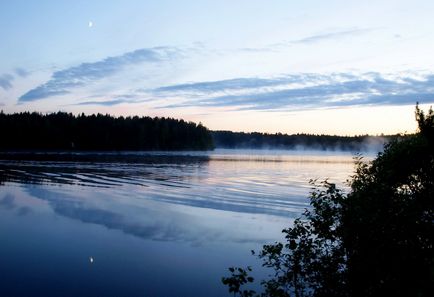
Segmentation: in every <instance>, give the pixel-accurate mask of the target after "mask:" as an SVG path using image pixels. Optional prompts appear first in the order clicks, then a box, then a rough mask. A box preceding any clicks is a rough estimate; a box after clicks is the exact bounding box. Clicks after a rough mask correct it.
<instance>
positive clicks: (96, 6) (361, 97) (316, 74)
mask: <svg viewBox="0 0 434 297" xmlns="http://www.w3.org/2000/svg"><path fill="white" fill-rule="evenodd" d="M433 15H434V1H431V0H426V1H419V0H412V1H399V0H394V1H349V0H346V1H333V0H329V1H322V0H317V1H314V0H306V1H292V0H282V1H278V0H269V1H265V0H263V1H257V0H219V1H205V0H203V1H199V0H196V1H166V0H159V1H142V0H122V1H117V0H112V1H99V0H94V1H81V0H75V1H60V0H56V1H48V0H45V1H44V0H41V1H27V0H25V1H23V0H13V1H12V0H10V1H8V0H0V38H1V41H0V44H1V45H0V109H2V110H3V112H6V113H13V112H21V111H37V112H42V113H47V112H57V111H65V112H72V113H74V114H78V113H85V114H91V113H103V114H106V113H109V114H111V115H115V116H121V115H123V116H129V115H139V116H152V117H153V116H164V117H174V118H183V119H185V120H189V121H194V122H202V123H203V124H204V125H205V126H207V127H208V128H210V129H212V130H232V131H247V132H249V131H259V132H268V133H276V132H282V133H290V134H292V133H315V134H338V135H360V134H373V135H377V134H381V133H384V134H395V133H406V132H407V133H411V132H414V131H415V129H416V122H415V120H414V110H415V104H416V102H419V103H420V104H421V107H422V108H423V109H425V110H426V109H427V108H428V107H429V106H430V105H431V104H432V103H434V55H433V53H434V18H433V17H432V16H433Z"/></svg>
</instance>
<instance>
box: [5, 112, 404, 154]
mask: <svg viewBox="0 0 434 297" xmlns="http://www.w3.org/2000/svg"><path fill="white" fill-rule="evenodd" d="M0 133H1V135H2V141H1V143H0V151H2V152H13V151H15V152H23V151H26V152H44V151H50V152H52V151H59V152H81V151H187V150H192V151H205V150H213V149H214V148H226V149H283V150H327V151H330V150H332V151H334V150H338V151H353V152H367V151H376V152H378V151H380V150H381V148H382V147H383V146H384V144H386V143H388V142H390V141H393V140H396V139H398V138H402V137H403V136H402V135H381V136H370V135H360V136H337V135H314V134H292V135H288V134H282V133H275V134H269V133H258V132H251V133H246V132H232V131H210V130H209V129H208V128H206V127H205V126H203V125H202V124H201V123H199V124H196V123H193V122H187V121H184V120H182V119H181V120H178V119H173V118H164V117H161V118H159V117H154V118H151V117H138V116H134V117H122V116H121V117H113V116H110V115H102V114H97V115H95V114H92V115H85V114H81V115H77V116H75V115H73V114H72V113H65V112H57V113H49V114H41V113H36V112H32V113H30V112H22V113H14V114H5V113H3V111H1V112H0Z"/></svg>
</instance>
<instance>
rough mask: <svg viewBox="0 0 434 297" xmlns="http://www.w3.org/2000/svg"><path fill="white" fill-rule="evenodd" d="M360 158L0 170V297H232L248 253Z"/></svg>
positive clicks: (208, 157)
mask: <svg viewBox="0 0 434 297" xmlns="http://www.w3.org/2000/svg"><path fill="white" fill-rule="evenodd" d="M352 157H353V156H352V155H351V154H349V153H337V152H328V153H327V152H321V153H320V152H302V153H301V152H291V151H246V150H216V151H214V152H175V153H173V152H172V153H166V152H152V153H143V152H141V153H132V152H125V153H77V154H62V153H56V154H53V153H52V154H39V155H38V156H36V157H35V156H34V155H33V156H32V157H31V158H25V157H23V156H22V155H17V158H13V157H12V158H9V159H11V160H4V161H0V184H1V185H0V241H1V242H2V244H1V245H0V276H1V281H0V295H1V296H226V288H225V287H223V286H222V285H221V283H220V278H221V276H223V275H225V274H226V268H227V267H228V266H232V265H252V266H256V265H258V262H257V260H256V259H255V258H254V257H252V256H251V255H250V250H252V249H256V250H257V249H259V248H260V247H261V246H262V245H263V244H265V243H270V242H274V241H276V240H280V239H281V238H282V236H281V233H280V231H281V229H282V228H284V227H286V226H289V225H290V224H291V222H292V220H293V219H294V218H295V217H297V216H299V215H300V213H302V212H303V210H304V209H305V208H306V207H308V199H307V197H308V193H309V191H310V189H311V185H310V184H309V183H308V181H309V180H310V179H317V178H318V179H320V180H322V179H325V178H328V179H329V181H331V182H336V183H338V184H339V185H341V186H344V182H345V181H346V179H348V177H349V176H350V175H351V174H352V171H353V167H354V166H353V160H352ZM13 159H16V160H13ZM25 159H28V160H25ZM30 159H33V160H30ZM35 159H36V160H35ZM90 258H92V259H93V262H92V263H91V261H90ZM265 273H266V272H265V271H263V270H261V269H258V270H257V272H256V276H257V277H262V276H264V274H265Z"/></svg>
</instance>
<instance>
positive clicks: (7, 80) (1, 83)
mask: <svg viewBox="0 0 434 297" xmlns="http://www.w3.org/2000/svg"><path fill="white" fill-rule="evenodd" d="M13 80H14V77H13V76H12V75H11V74H9V73H5V74H2V75H0V87H2V88H3V90H9V89H10V88H12V81H13Z"/></svg>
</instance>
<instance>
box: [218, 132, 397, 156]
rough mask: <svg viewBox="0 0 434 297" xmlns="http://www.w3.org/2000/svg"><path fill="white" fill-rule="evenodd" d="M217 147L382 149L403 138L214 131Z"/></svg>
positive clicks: (392, 136)
mask: <svg viewBox="0 0 434 297" xmlns="http://www.w3.org/2000/svg"><path fill="white" fill-rule="evenodd" d="M211 133H212V137H213V140H214V144H215V146H216V147H221V148H238V149H315V150H343V151H358V152H361V151H369V150H371V149H373V150H376V151H379V150H380V149H381V148H382V147H383V146H384V144H385V143H387V142H389V141H391V140H393V139H395V138H397V137H400V136H399V135H386V136H370V135H360V136H337V135H314V134H292V135H288V134H282V133H276V134H268V133H259V132H253V133H245V132H232V131H212V132H211Z"/></svg>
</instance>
